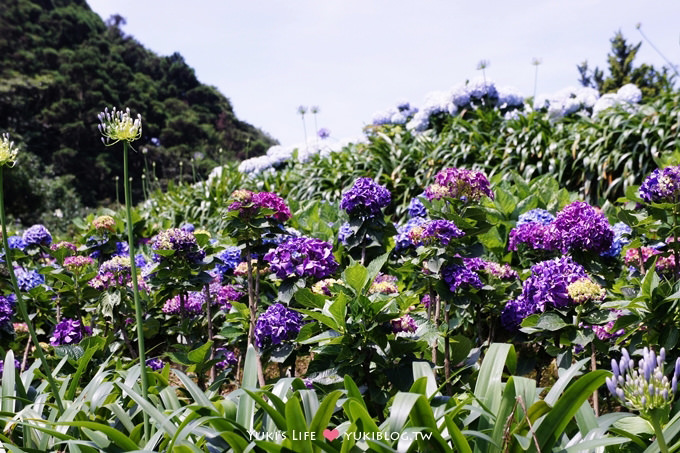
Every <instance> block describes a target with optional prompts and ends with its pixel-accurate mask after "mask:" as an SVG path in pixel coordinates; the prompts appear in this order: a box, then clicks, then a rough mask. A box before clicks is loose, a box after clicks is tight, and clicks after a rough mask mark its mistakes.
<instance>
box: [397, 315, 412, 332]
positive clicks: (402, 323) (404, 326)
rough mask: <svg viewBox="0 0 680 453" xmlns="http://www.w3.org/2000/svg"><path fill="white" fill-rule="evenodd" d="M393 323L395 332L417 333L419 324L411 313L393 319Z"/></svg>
mask: <svg viewBox="0 0 680 453" xmlns="http://www.w3.org/2000/svg"><path fill="white" fill-rule="evenodd" d="M391 324H392V332H393V333H399V332H407V333H415V331H416V330H418V325H417V324H416V321H415V319H413V318H412V317H411V316H409V315H404V316H402V317H401V318H399V319H393V320H392V322H391Z"/></svg>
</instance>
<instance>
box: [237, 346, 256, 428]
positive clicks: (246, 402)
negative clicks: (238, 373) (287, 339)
mask: <svg viewBox="0 0 680 453" xmlns="http://www.w3.org/2000/svg"><path fill="white" fill-rule="evenodd" d="M241 387H242V388H244V389H248V390H255V389H256V388H257V352H256V351H255V348H254V347H253V345H248V352H247V353H246V360H245V364H244V366H243V382H242V384H241ZM254 413H255V400H253V399H252V398H251V397H250V396H248V395H247V394H243V395H242V396H241V398H240V399H239V402H238V410H237V411H236V422H237V423H238V424H239V425H242V426H244V427H245V428H246V429H247V430H252V429H253V415H254Z"/></svg>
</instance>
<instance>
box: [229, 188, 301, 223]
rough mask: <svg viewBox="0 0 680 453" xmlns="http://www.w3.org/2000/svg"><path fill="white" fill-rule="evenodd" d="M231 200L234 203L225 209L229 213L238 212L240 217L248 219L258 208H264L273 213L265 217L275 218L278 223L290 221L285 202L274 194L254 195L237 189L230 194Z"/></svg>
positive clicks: (260, 193)
mask: <svg viewBox="0 0 680 453" xmlns="http://www.w3.org/2000/svg"><path fill="white" fill-rule="evenodd" d="M231 199H232V200H235V201H233V202H232V203H231V204H230V205H229V206H228V207H227V209H228V210H229V211H239V216H240V217H243V218H250V217H252V216H254V215H256V214H257V212H258V211H259V210H260V208H266V209H271V210H273V211H274V213H273V214H271V215H268V216H267V217H272V218H275V219H276V220H278V221H279V222H285V221H286V220H288V219H290V209H288V206H287V205H286V202H285V201H283V198H281V197H279V196H278V195H276V194H275V193H272V192H259V193H256V192H252V191H250V190H246V189H238V190H235V191H234V192H233V193H232V194H231Z"/></svg>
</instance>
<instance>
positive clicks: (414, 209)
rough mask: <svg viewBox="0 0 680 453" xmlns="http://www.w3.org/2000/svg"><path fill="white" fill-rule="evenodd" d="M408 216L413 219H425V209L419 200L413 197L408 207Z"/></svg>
mask: <svg viewBox="0 0 680 453" xmlns="http://www.w3.org/2000/svg"><path fill="white" fill-rule="evenodd" d="M408 215H409V216H410V217H411V218H412V219H413V218H416V217H427V209H425V205H424V204H423V202H422V201H420V198H418V197H414V198H413V199H411V202H410V203H409V205H408Z"/></svg>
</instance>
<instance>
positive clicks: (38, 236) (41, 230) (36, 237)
mask: <svg viewBox="0 0 680 453" xmlns="http://www.w3.org/2000/svg"><path fill="white" fill-rule="evenodd" d="M23 240H24V242H25V243H26V245H27V246H31V245H44V246H49V245H50V244H51V243H52V235H51V234H50V232H49V231H48V230H47V228H45V226H44V225H40V224H37V225H33V226H32V227H30V228H29V229H27V230H26V231H24V235H23Z"/></svg>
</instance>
